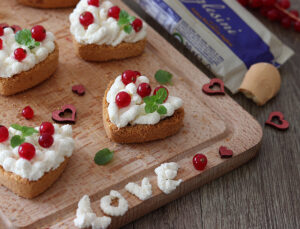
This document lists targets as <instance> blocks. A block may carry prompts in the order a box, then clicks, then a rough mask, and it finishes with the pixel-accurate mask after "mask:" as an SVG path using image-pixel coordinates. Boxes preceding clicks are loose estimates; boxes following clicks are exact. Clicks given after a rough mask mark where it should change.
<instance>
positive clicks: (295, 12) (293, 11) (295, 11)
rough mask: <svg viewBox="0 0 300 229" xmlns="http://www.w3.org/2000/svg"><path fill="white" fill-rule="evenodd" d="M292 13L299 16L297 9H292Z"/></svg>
mask: <svg viewBox="0 0 300 229" xmlns="http://www.w3.org/2000/svg"><path fill="white" fill-rule="evenodd" d="M290 13H291V14H293V15H294V16H295V17H299V12H298V11H297V10H291V11H290Z"/></svg>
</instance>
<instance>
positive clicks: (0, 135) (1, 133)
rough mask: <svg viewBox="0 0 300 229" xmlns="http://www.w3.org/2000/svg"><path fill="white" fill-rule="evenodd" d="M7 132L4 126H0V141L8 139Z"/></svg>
mask: <svg viewBox="0 0 300 229" xmlns="http://www.w3.org/2000/svg"><path fill="white" fill-rule="evenodd" d="M8 136H9V133H8V129H7V128H6V127H5V126H0V143H1V142H5V141H6V140H7V139H8Z"/></svg>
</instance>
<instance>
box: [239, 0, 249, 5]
mask: <svg viewBox="0 0 300 229" xmlns="http://www.w3.org/2000/svg"><path fill="white" fill-rule="evenodd" d="M238 2H239V3H240V4H241V5H242V6H247V5H248V0H238Z"/></svg>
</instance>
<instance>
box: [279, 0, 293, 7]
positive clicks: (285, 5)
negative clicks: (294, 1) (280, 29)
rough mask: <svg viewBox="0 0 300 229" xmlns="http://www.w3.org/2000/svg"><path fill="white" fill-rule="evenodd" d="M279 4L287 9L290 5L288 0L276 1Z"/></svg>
mask: <svg viewBox="0 0 300 229" xmlns="http://www.w3.org/2000/svg"><path fill="white" fill-rule="evenodd" d="M278 4H279V6H280V7H282V8H283V9H288V8H290V6H291V3H290V1H289V0H280V1H279V2H278Z"/></svg>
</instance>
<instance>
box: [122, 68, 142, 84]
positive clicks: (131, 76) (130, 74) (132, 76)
mask: <svg viewBox="0 0 300 229" xmlns="http://www.w3.org/2000/svg"><path fill="white" fill-rule="evenodd" d="M138 74H139V72H135V71H131V70H126V71H125V72H123V73H122V82H123V84H125V85H127V84H130V83H135V81H136V78H137V77H138V76H139V75H138Z"/></svg>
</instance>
